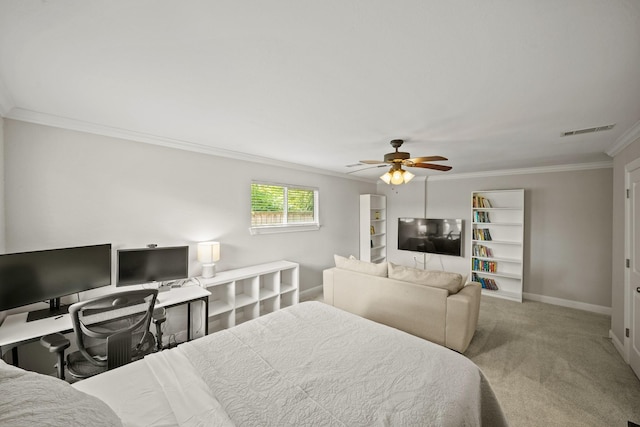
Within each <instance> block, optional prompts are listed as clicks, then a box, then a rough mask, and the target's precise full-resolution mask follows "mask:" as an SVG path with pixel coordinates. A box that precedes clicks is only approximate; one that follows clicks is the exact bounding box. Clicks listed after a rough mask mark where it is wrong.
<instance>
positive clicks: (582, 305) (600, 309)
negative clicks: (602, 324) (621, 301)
mask: <svg viewBox="0 0 640 427" xmlns="http://www.w3.org/2000/svg"><path fill="white" fill-rule="evenodd" d="M522 296H523V298H525V299H528V300H531V301H538V302H544V303H547V304H553V305H559V306H562V307H568V308H576V309H578V310H585V311H591V312H593V313H598V314H606V315H607V316H611V307H605V306H602V305H595V304H587V303H586V302H578V301H571V300H568V299H562V298H555V297H548V296H545V295H538V294H530V293H527V292H525V293H523V294H522Z"/></svg>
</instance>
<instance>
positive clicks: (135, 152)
mask: <svg viewBox="0 0 640 427" xmlns="http://www.w3.org/2000/svg"><path fill="white" fill-rule="evenodd" d="M4 133H5V155H6V161H5V163H4V164H5V176H6V194H5V203H6V206H5V207H6V249H7V251H9V252H15V251H28V250H34V249H43V248H55V247H65V246H74V245H82V244H94V243H103V242H111V243H112V244H113V245H114V247H115V248H121V247H140V246H144V245H146V244H148V243H157V244H159V245H170V244H189V245H191V251H190V256H191V263H190V274H191V275H198V274H200V271H201V266H200V265H199V263H198V262H197V261H196V259H195V256H196V251H195V244H196V243H197V242H199V241H204V240H213V239H215V240H218V241H220V242H221V259H220V262H219V263H218V270H219V271H221V270H227V269H231V268H237V267H242V266H247V265H252V264H258V263H262V262H269V261H274V260H278V259H288V260H291V261H295V262H299V263H300V264H301V270H300V283H301V290H306V289H309V288H312V287H315V286H319V285H320V284H321V283H322V274H321V273H322V270H323V269H324V268H326V267H327V266H329V265H331V264H332V263H333V254H334V253H343V252H345V253H346V252H353V253H357V250H358V203H359V198H358V195H359V194H361V193H371V192H373V191H374V190H375V185H374V184H369V183H363V182H361V181H355V180H350V179H342V178H338V177H332V176H328V175H321V174H315V173H308V172H301V171H298V170H292V169H285V168H281V167H274V166H270V165H264V164H258V163H250V162H243V161H238V160H233V159H228V158H221V157H216V156H211V155H206V154H200V153H194V152H188V151H183V150H177V149H172V148H166V147H160V146H155V145H151V144H144V143H139V142H133V141H127V140H122V139H115V138H110V137H104V136H98V135H93V134H87V133H82V132H76V131H70V130H63V129H58V128H53V127H48V126H40V125H35V124H29V123H25V122H20V121H15V120H5V132H4ZM251 180H267V181H270V182H277V183H285V184H299V185H305V186H312V187H317V188H319V190H320V222H321V228H320V230H319V231H307V232H294V233H282V234H270V235H256V236H252V235H250V233H249V224H250V182H251Z"/></svg>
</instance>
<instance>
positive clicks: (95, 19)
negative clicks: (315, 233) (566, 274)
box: [0, 0, 640, 178]
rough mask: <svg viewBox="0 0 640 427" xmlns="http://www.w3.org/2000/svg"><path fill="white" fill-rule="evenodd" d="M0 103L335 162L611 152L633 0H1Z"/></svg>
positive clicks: (628, 82)
mask: <svg viewBox="0 0 640 427" xmlns="http://www.w3.org/2000/svg"><path fill="white" fill-rule="evenodd" d="M0 114H1V115H3V116H5V117H9V118H16V119H20V120H27V121H32V122H36V123H44V124H51V125H54V126H62V127H68V128H72V129H81V130H87V131H92V132H97V133H104V134H110V135H115V136H118V135H120V136H123V137H126V138H132V139H137V140H143V141H146V142H157V143H160V144H164V145H172V146H183V147H185V148H187V149H193V150H198V151H205V152H212V153H214V154H221V155H224V156H231V157H234V156H238V157H241V158H252V156H257V157H262V158H267V159H275V160H279V161H285V162H291V163H295V164H298V165H302V166H304V167H307V166H308V167H312V168H318V169H323V170H327V171H332V172H338V173H345V172H349V171H351V172H352V171H354V170H357V169H358V168H348V167H346V165H348V164H353V163H356V162H357V161H358V160H360V159H382V157H383V155H384V154H385V153H388V152H390V151H392V148H391V147H390V145H389V141H390V140H391V139H394V138H402V139H405V140H406V141H407V142H406V143H405V145H404V146H403V150H404V151H409V152H410V153H411V154H412V156H427V155H442V156H445V157H448V158H449V161H448V162H444V163H445V164H449V165H451V166H453V170H452V171H451V172H430V171H427V170H418V171H417V172H416V171H415V169H413V170H412V172H414V173H416V175H440V174H443V173H444V174H451V173H461V172H479V171H490V170H496V169H514V168H528V167H540V166H552V165H566V164H582V163H596V162H603V161H610V160H611V158H610V157H609V155H611V154H615V153H616V152H617V151H618V150H619V149H621V147H624V146H625V145H626V144H628V143H629V142H632V141H633V139H635V138H637V137H638V136H640V0H607V1H603V0H555V1H552V0H545V1H540V0H521V1H510V0H502V1H500V0H487V1H477V0H458V1H436V0H429V1H427V0H415V1H404V0H403V1H391V0H388V1H382V0H352V1H345V0H323V1H301V0H270V1H259V0H254V1H243V0H225V1H217V0H216V1H211V0H209V1H208V0H201V1H194V0H172V1H169V0H145V1H141V0H136V1H131V0H94V1H86V0H75V1H73V0H55V1H53V0H52V1H47V0H0ZM613 123H615V124H616V125H615V127H614V128H613V129H612V130H610V131H604V132H597V133H591V134H584V135H578V136H568V137H562V136H560V135H561V132H563V131H569V130H575V129H582V128H589V127H595V126H601V125H607V124H613ZM243 153H244V154H243ZM607 153H608V154H609V155H608V154H607ZM382 172H383V170H382V169H373V170H368V171H362V172H356V173H355V174H354V175H356V176H361V177H370V178H375V177H377V176H378V175H380V174H381V173H382Z"/></svg>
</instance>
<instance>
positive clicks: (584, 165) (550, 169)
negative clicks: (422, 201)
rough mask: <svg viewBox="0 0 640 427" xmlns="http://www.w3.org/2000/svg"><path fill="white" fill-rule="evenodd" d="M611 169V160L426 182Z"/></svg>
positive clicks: (442, 177)
mask: <svg viewBox="0 0 640 427" xmlns="http://www.w3.org/2000/svg"><path fill="white" fill-rule="evenodd" d="M606 168H613V160H607V161H605V162H594V163H576V164H569V165H556V166H540V167H535V168H522V169H503V170H494V171H486V172H469V173H457V174H448V175H438V176H429V177H427V180H428V181H445V180H449V179H469V178H486V177H490V176H505V175H528V174H534V173H550V172H571V171H581V170H590V169H606Z"/></svg>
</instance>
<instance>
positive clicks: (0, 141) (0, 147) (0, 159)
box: [0, 117, 5, 253]
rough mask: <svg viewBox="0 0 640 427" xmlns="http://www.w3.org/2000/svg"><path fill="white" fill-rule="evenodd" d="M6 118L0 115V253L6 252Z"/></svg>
mask: <svg viewBox="0 0 640 427" xmlns="http://www.w3.org/2000/svg"><path fill="white" fill-rule="evenodd" d="M4 211H5V207H4V118H2V117H0V253H1V252H4V244H5V221H4Z"/></svg>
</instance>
